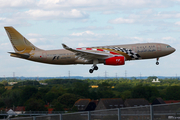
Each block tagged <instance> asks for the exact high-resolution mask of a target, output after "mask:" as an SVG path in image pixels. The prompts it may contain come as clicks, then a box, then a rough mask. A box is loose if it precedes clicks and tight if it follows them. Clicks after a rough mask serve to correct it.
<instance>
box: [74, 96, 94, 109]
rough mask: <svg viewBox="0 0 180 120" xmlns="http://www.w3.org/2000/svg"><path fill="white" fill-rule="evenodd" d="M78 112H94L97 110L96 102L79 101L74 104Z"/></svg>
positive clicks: (88, 100) (89, 100)
mask: <svg viewBox="0 0 180 120" xmlns="http://www.w3.org/2000/svg"><path fill="white" fill-rule="evenodd" d="M74 106H75V107H77V109H78V111H92V110H95V108H96V102H95V101H93V100H91V99H79V100H78V101H76V102H75V104H74Z"/></svg>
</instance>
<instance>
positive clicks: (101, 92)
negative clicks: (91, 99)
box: [97, 82, 114, 98]
mask: <svg viewBox="0 0 180 120" xmlns="http://www.w3.org/2000/svg"><path fill="white" fill-rule="evenodd" d="M97 94H98V98H112V97H114V94H113V92H112V85H110V84H109V83H107V82H102V83H101V84H98V88H97Z"/></svg>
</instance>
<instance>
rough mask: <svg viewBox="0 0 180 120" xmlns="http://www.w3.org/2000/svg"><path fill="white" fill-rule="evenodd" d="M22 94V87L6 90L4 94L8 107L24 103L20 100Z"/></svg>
mask: <svg viewBox="0 0 180 120" xmlns="http://www.w3.org/2000/svg"><path fill="white" fill-rule="evenodd" d="M21 94H22V90H20V89H12V90H8V91H6V92H4V93H3V95H2V96H3V100H4V103H5V105H6V107H12V106H13V105H14V106H18V105H22V104H21V102H20V100H21V97H22V96H21Z"/></svg>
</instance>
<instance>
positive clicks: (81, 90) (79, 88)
mask: <svg viewBox="0 0 180 120" xmlns="http://www.w3.org/2000/svg"><path fill="white" fill-rule="evenodd" d="M89 88H90V87H89V84H88V83H82V82H75V83H73V86H72V93H74V94H77V95H80V96H84V97H87V98H88V97H89Z"/></svg>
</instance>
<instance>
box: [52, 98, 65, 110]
mask: <svg viewBox="0 0 180 120" xmlns="http://www.w3.org/2000/svg"><path fill="white" fill-rule="evenodd" d="M52 104H53V108H54V109H53V111H64V109H63V105H62V104H61V103H60V102H59V101H58V100H57V99H55V100H53V102H52Z"/></svg>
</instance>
